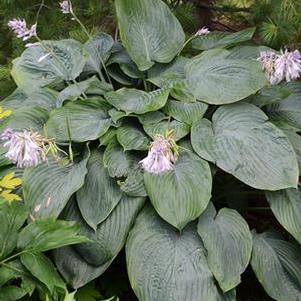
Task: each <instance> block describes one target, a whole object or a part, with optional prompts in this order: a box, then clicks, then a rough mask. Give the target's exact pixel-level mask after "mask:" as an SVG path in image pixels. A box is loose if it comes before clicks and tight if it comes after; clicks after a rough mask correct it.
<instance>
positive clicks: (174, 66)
mask: <svg viewBox="0 0 301 301" xmlns="http://www.w3.org/2000/svg"><path fill="white" fill-rule="evenodd" d="M189 61H190V59H189V58H186V57H183V56H178V57H177V58H176V59H174V60H173V61H172V62H171V63H169V64H156V65H154V66H153V67H152V68H151V69H150V70H149V71H148V77H149V78H148V79H147V80H148V81H150V82H151V83H153V84H154V85H156V86H158V87H160V88H163V87H167V88H169V89H170V95H171V96H172V97H174V98H175V99H177V100H180V101H185V102H195V101H196V99H195V97H194V96H193V95H192V93H191V91H190V90H189V88H188V84H187V80H186V77H185V66H186V64H187V63H188V62H189Z"/></svg>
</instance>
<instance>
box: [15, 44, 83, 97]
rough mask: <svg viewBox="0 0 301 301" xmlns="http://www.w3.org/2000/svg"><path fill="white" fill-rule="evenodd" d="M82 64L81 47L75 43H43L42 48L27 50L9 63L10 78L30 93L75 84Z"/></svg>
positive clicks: (36, 47)
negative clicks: (55, 85) (11, 63)
mask: <svg viewBox="0 0 301 301" xmlns="http://www.w3.org/2000/svg"><path fill="white" fill-rule="evenodd" d="M86 60H87V54H86V53H85V52H84V49H83V46H82V45H81V44H80V43H79V42H77V41H75V40H71V39H69V40H61V41H43V45H41V46H40V45H37V46H35V47H29V48H27V49H26V50H25V51H24V52H23V54H22V56H21V57H20V58H17V59H15V60H14V61H13V70H12V76H13V78H14V80H15V82H16V83H17V85H18V87H19V88H22V89H23V90H24V91H26V92H32V91H35V90H37V89H39V88H40V87H45V86H48V85H50V84H52V85H54V84H57V83H61V82H63V81H64V80H65V81H71V80H75V79H76V78H77V77H78V76H79V75H80V73H81V72H82V70H83V68H84V65H85V63H86ZM32 83H34V84H32Z"/></svg>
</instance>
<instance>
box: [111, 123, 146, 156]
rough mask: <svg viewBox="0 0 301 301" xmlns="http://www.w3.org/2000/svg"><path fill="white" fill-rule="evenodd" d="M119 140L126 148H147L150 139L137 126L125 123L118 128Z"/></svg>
mask: <svg viewBox="0 0 301 301" xmlns="http://www.w3.org/2000/svg"><path fill="white" fill-rule="evenodd" d="M116 137H117V140H118V142H119V143H120V144H121V145H122V147H123V149H124V150H125V151H126V150H147V149H148V147H149V144H150V139H149V138H148V137H147V135H146V134H145V133H144V132H143V130H140V129H139V128H138V127H137V126H134V125H130V124H124V125H122V126H121V127H119V128H118V129H117V136H116Z"/></svg>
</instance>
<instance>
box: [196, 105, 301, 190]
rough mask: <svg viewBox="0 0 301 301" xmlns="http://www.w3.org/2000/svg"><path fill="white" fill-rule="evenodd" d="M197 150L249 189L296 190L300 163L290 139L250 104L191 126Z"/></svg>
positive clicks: (228, 108)
mask: <svg viewBox="0 0 301 301" xmlns="http://www.w3.org/2000/svg"><path fill="white" fill-rule="evenodd" d="M191 142H192V146H193V148H194V150H195V151H196V152H197V153H198V154H199V155H200V156H201V157H202V158H204V159H206V160H209V161H212V162H214V163H216V165H217V166H218V167H219V168H221V169H223V170H224V171H226V172H228V173H231V174H232V175H234V176H235V177H237V178H238V179H239V180H241V181H243V182H244V183H246V184H247V185H249V186H252V187H254V188H258V189H265V190H279V189H285V188H289V187H296V186H297V183H298V176H299V172H298V163H297V159H296V154H295V152H294V150H293V148H292V146H291V144H290V142H289V141H288V139H287V137H286V136H285V135H284V134H283V132H282V131H280V130H279V129H278V128H277V127H276V126H274V125H273V124H272V123H270V122H268V121H267V116H266V115H265V114H264V113H263V112H262V111H261V110H260V109H259V108H257V107H255V106H254V105H251V104H247V103H238V104H232V105H227V106H222V107H220V108H218V109H217V111H216V112H215V113H214V115H213V117H212V123H211V122H210V121H208V120H206V119H203V120H201V121H199V122H196V123H195V124H194V125H193V127H192V133H191Z"/></svg>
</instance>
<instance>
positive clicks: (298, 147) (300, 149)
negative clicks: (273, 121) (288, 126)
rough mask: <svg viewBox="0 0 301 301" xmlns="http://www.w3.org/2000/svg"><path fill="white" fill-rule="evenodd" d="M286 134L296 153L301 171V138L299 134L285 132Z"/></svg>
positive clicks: (289, 131)
mask: <svg viewBox="0 0 301 301" xmlns="http://www.w3.org/2000/svg"><path fill="white" fill-rule="evenodd" d="M282 131H283V132H284V134H285V135H286V137H287V138H288V140H289V141H290V143H291V144H292V146H293V148H294V150H295V153H296V155H297V160H298V166H299V170H301V137H300V135H299V134H297V133H295V132H294V131H291V130H283V129H282Z"/></svg>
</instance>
